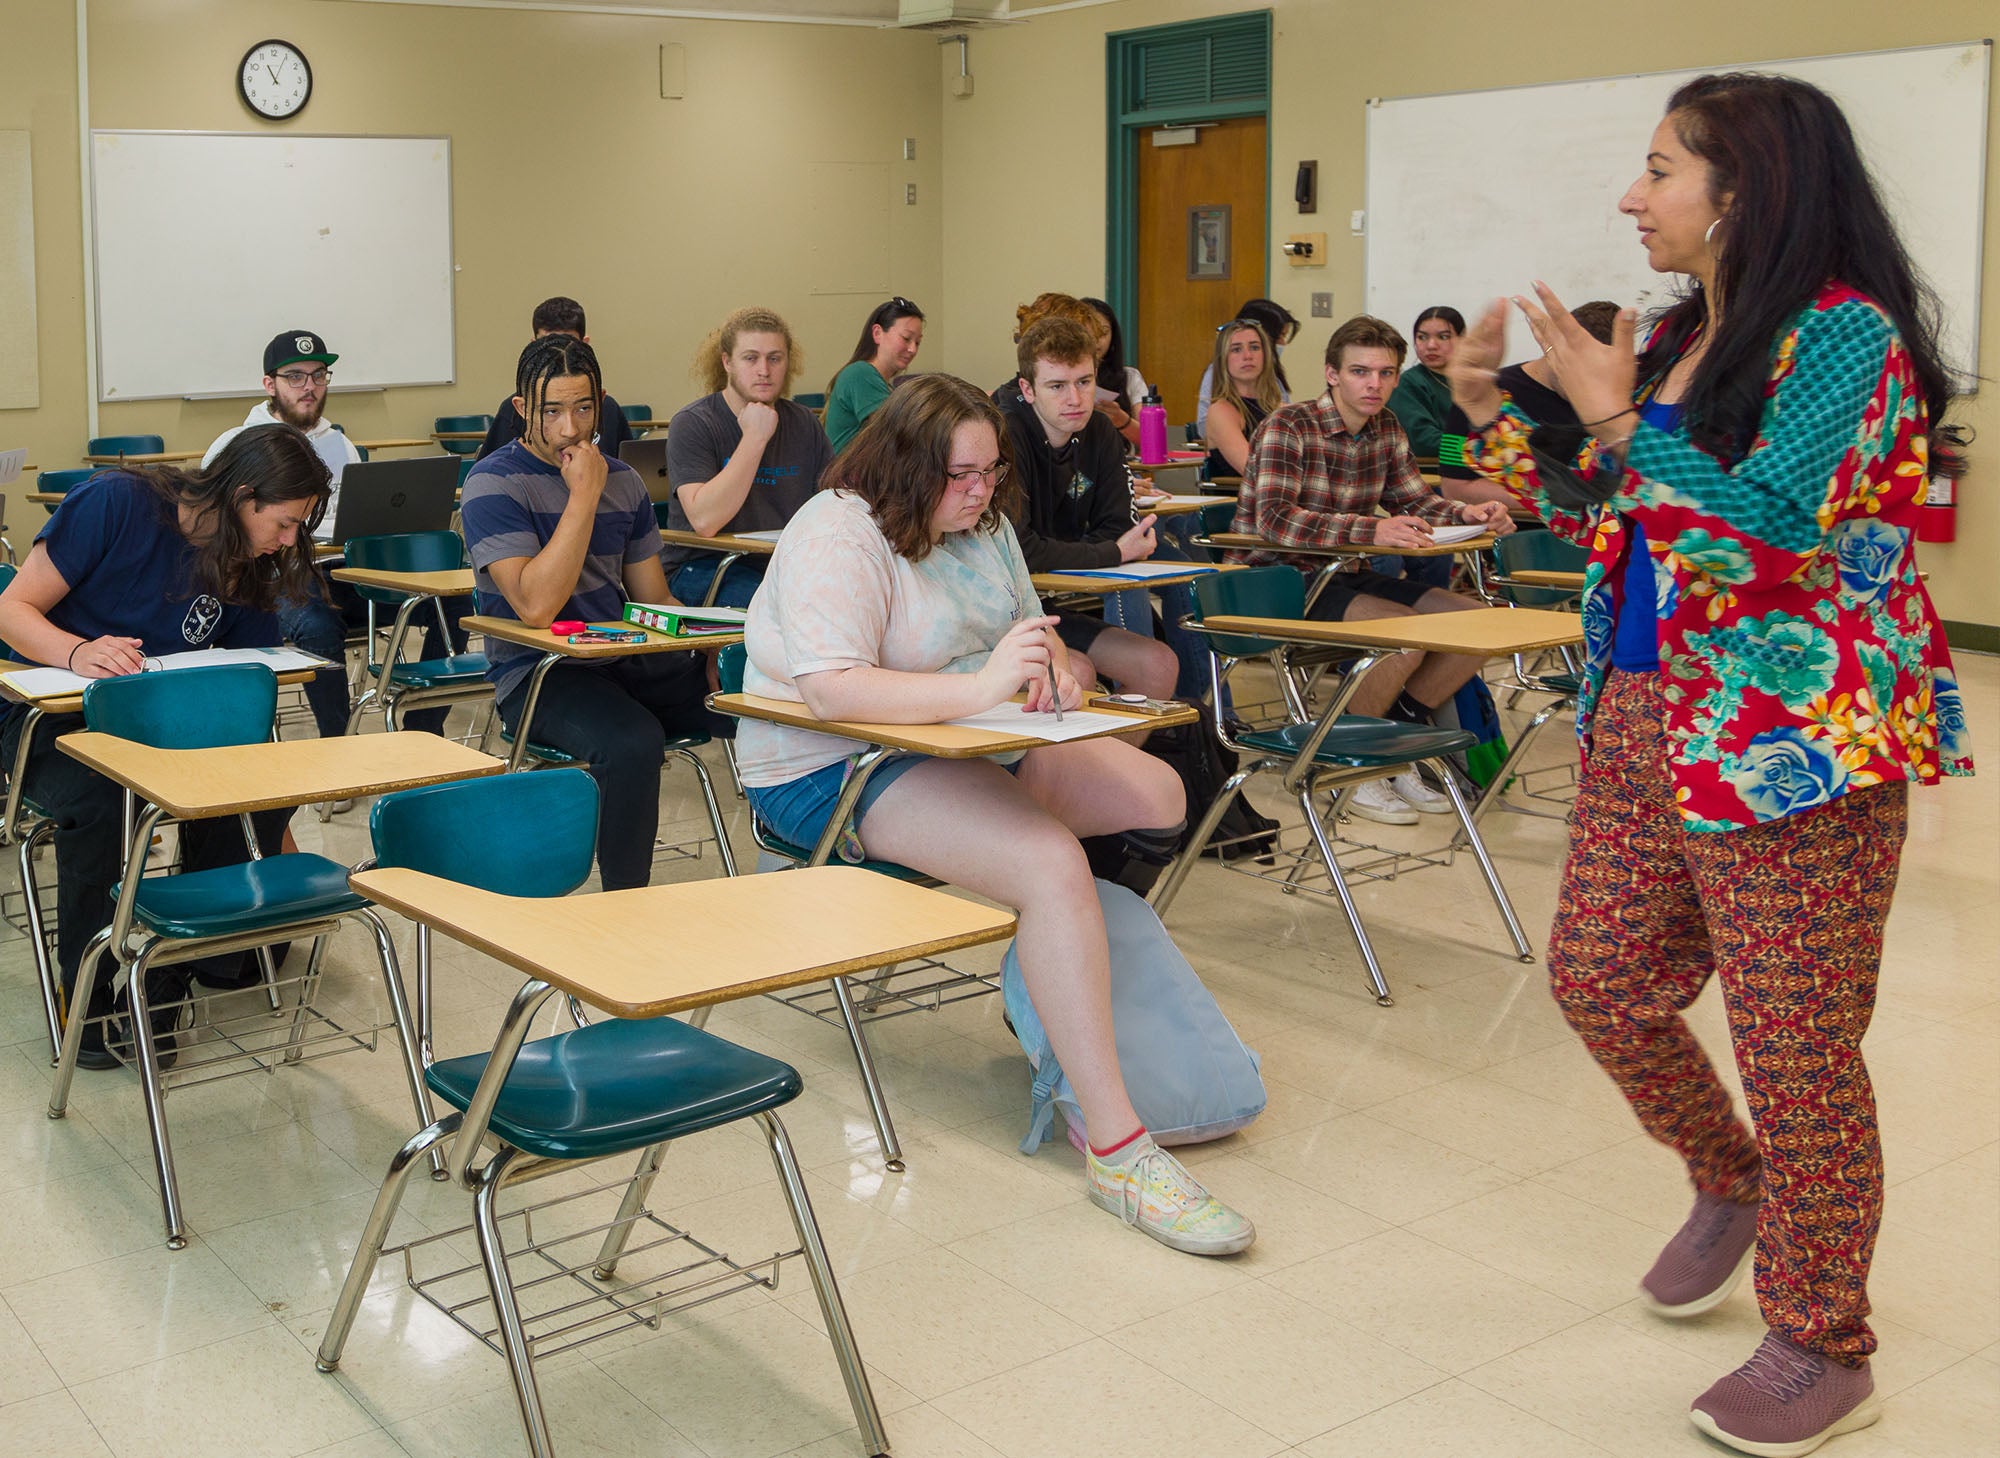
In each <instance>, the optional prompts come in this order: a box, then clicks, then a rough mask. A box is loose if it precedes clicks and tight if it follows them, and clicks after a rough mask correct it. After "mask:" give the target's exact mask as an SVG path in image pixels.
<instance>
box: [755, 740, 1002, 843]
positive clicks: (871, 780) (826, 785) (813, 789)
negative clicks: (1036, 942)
mask: <svg viewBox="0 0 2000 1458" xmlns="http://www.w3.org/2000/svg"><path fill="white" fill-rule="evenodd" d="M858 757H859V756H853V757H850V758H847V759H842V760H836V761H834V762H833V763H832V764H829V765H824V766H822V767H821V768H819V769H816V770H814V771H813V772H812V773H811V774H809V775H800V776H799V777H798V778H797V779H795V780H787V781H786V782H785V783H784V784H782V785H767V786H764V787H762V788H759V787H757V786H755V785H749V786H745V787H744V793H745V794H746V795H748V796H749V797H750V807H751V809H753V810H755V811H756V812H757V818H758V819H759V820H761V821H763V822H764V824H765V825H766V826H767V827H768V828H769V829H770V830H771V831H773V832H774V833H775V834H776V835H778V836H779V838H781V839H783V840H788V841H790V842H791V843H792V844H793V845H796V846H802V847H803V848H805V849H806V850H811V849H812V848H813V847H814V846H815V845H818V844H819V838H820V836H821V835H822V834H824V833H825V831H826V822H827V820H828V819H829V818H830V817H831V816H832V814H833V808H834V806H835V805H836V804H838V803H839V801H840V791H841V788H842V787H843V786H844V785H846V783H847V777H848V775H850V774H851V773H853V770H854V761H855V759H856V758H858ZM934 757H935V756H932V755H928V754H899V755H897V756H896V757H894V758H893V759H890V760H887V761H885V762H884V763H882V764H879V765H877V766H876V767H875V773H874V774H872V775H870V776H869V777H868V784H867V786H866V787H865V788H864V789H863V790H862V791H861V797H860V798H859V799H858V800H856V801H855V802H854V816H853V819H852V820H851V821H850V822H849V823H848V828H847V834H845V835H844V836H842V837H841V843H840V848H839V858H840V859H841V860H843V861H849V862H853V863H856V864H858V863H859V862H860V861H861V860H862V858H863V856H862V850H861V840H860V837H859V836H858V835H857V834H856V831H858V830H859V829H860V827H861V822H862V821H863V820H864V819H866V818H867V815H868V811H869V810H870V809H871V808H872V807H873V806H874V804H875V802H876V801H877V800H879V799H881V798H882V792H883V791H884V790H886V789H888V788H889V786H891V785H893V784H895V783H896V781H897V780H899V779H901V778H902V777H903V776H904V775H906V774H908V773H909V772H910V771H911V770H913V769H915V768H916V767H917V766H918V765H920V764H929V763H930V761H931V760H932V759H933V758H934ZM1020 767H1021V762H1020V761H1019V760H1016V761H1014V763H1013V764H1010V765H1007V766H1005V768H1006V770H1007V773H1008V774H1017V773H1019V771H1020Z"/></svg>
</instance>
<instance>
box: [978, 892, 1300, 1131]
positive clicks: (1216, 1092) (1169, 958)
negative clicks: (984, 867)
mask: <svg viewBox="0 0 2000 1458" xmlns="http://www.w3.org/2000/svg"><path fill="white" fill-rule="evenodd" d="M1096 885H1097V899H1098V902H1099V904H1100V905H1102V906H1103V908H1104V930H1105V933H1106V936H1107V939H1108V940H1109V942H1110V945H1111V1016H1112V1020H1113V1023H1114V1026H1115V1027H1116V1030H1117V1041H1118V1063H1119V1066H1120V1067H1121V1068H1122V1069H1123V1070H1124V1073H1125V1088H1126V1091H1127V1092H1128V1093H1130V1094H1131V1096H1132V1107H1133V1108H1134V1109H1136V1110H1138V1113H1139V1117H1140V1119H1142V1120H1143V1121H1144V1122H1145V1125H1146V1128H1147V1130H1148V1131H1149V1132H1150V1133H1151V1134H1152V1136H1153V1138H1154V1140H1155V1141H1156V1142H1158V1143H1160V1144H1200V1143H1202V1142H1203V1141H1204V1140H1209V1139H1220V1138H1221V1137H1222V1136H1223V1135H1225V1134H1230V1133H1233V1132H1235V1131H1236V1130H1238V1129H1241V1128H1242V1127H1243V1126H1244V1125H1246V1124H1248V1123H1249V1122H1250V1121H1251V1120H1252V1119H1254V1118H1256V1117H1257V1116H1258V1115H1259V1114H1261V1113H1263V1112H1264V1102H1265V1094H1264V1080H1263V1079H1262V1078H1260V1077H1259V1076H1258V1073H1257V1055H1256V1054H1255V1053H1252V1052H1251V1051H1250V1050H1249V1049H1248V1048H1246V1047H1244V1046H1243V1040H1242V1039H1241V1038H1239V1037H1237V1036H1236V1030H1235V1029H1234V1028H1232V1027H1230V1026H1229V1019H1227V1018H1225V1017H1224V1016H1223V1015H1222V1009H1221V1008H1219V1007H1217V1006H1216V1005H1215V998H1214V997H1213V996H1212V995H1211V994H1210V993H1209V990H1208V989H1207V988H1206V987H1204V986H1202V982H1201V979H1200V978H1199V977H1197V976H1195V973H1194V969H1193V968H1192V967H1190V966H1188V963H1187V958H1185V957H1183V956H1182V955H1181V953H1180V948H1178V947H1176V946H1175V945H1174V943H1173V938H1171V937H1169V936H1168V935H1167V929H1166V928H1165V927H1164V926H1162V925H1160V919H1159V917H1157V916H1155V915H1154V914H1153V908H1152V907H1150V906H1148V905H1147V904H1146V903H1145V902H1144V901H1143V900H1141V899H1140V898H1139V897H1137V896H1135V895H1133V894H1132V893H1131V892H1130V891H1128V890H1126V889H1125V888H1124V887H1123V886H1117V885H1113V884H1112V883H1110V882H1108V881H1099V882H1097V883H1096ZM1001 978H1002V993H1003V995H1004V996H1005V998H1006V1001H1007V1016H1008V1018H1009V1020H1010V1021H1012V1023H1013V1024H1014V1036H1015V1037H1017V1038H1019V1039H1020V1040H1021V1047H1022V1049H1023V1050H1024V1051H1025V1052H1026V1053H1027V1055H1028V1062H1029V1063H1030V1064H1031V1065H1033V1067H1034V1070H1035V1083H1034V1089H1033V1093H1032V1098H1031V1102H1030V1104H1029V1109H1028V1134H1027V1137H1026V1138H1024V1139H1023V1140H1022V1141H1021V1152H1022V1153H1023V1154H1033V1153H1034V1152H1035V1151H1036V1150H1037V1149H1039V1148H1041V1146H1042V1143H1043V1141H1045V1140H1046V1139H1047V1138H1048V1137H1049V1133H1050V1128H1049V1126H1050V1123H1051V1121H1052V1118H1053V1116H1054V1114H1055V1111H1056V1110H1057V1109H1058V1108H1060V1109H1061V1110H1062V1115H1063V1120H1064V1122H1065V1123H1067V1124H1068V1125H1069V1135H1070V1141H1071V1142H1072V1143H1079V1144H1080V1143H1081V1141H1082V1140H1083V1139H1084V1138H1085V1137H1086V1135H1085V1132H1084V1127H1083V1111H1082V1110H1081V1109H1079V1108H1078V1107H1077V1103H1076V1095H1075V1094H1074V1093H1073V1092H1072V1091H1071V1089H1070V1086H1069V1079H1068V1078H1066V1077H1065V1076H1064V1074H1063V1071H1062V1066H1061V1065H1060V1064H1058V1063H1057V1062H1056V1055H1055V1050H1054V1049H1052V1048H1051V1047H1050V1046H1049V1038H1048V1034H1047V1033H1046V1032H1044V1031H1043V1029H1042V1021H1041V1019H1040V1018H1039V1017H1037V1016H1036V1015H1035V1005H1034V1003H1033V1002H1031V1001H1029V999H1028V987H1027V983H1026V982H1024V981H1023V980H1022V978H1021V964H1020V961H1019V960H1018V959H1017V957H1016V955H1015V949H1014V948H1013V947H1009V948H1008V949H1007V957H1006V960H1005V961H1004V962H1003V963H1002V964H1001Z"/></svg>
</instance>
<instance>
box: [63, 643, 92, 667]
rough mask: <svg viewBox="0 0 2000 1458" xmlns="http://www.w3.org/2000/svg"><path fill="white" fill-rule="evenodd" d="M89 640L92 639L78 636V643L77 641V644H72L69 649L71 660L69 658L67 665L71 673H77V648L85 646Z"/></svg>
mask: <svg viewBox="0 0 2000 1458" xmlns="http://www.w3.org/2000/svg"><path fill="white" fill-rule="evenodd" d="M89 641H90V640H89V639H88V638H78V639H77V640H76V643H75V645H74V646H72V647H71V648H70V650H69V660H68V665H67V666H68V668H69V671H70V672H71V673H75V672H76V650H77V649H78V648H81V647H83V646H84V644H86V643H88V642H89Z"/></svg>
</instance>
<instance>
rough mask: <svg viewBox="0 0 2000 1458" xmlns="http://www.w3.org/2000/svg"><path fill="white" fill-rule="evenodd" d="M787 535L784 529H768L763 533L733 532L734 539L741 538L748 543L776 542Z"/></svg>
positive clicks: (731, 534)
mask: <svg viewBox="0 0 2000 1458" xmlns="http://www.w3.org/2000/svg"><path fill="white" fill-rule="evenodd" d="M784 534H785V529H784V528H783V527H768V528H766V529H765V530H763V531H761V532H731V533H730V534H729V535H730V536H732V537H741V538H743V540H744V541H746V542H775V541H777V540H778V538H779V537H781V536H783V535H784Z"/></svg>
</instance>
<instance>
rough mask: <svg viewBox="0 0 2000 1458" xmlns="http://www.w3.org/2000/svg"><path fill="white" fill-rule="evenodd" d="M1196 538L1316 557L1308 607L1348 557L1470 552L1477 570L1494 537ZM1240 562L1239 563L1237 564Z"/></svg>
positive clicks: (1237, 548) (1224, 547)
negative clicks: (1411, 541)
mask: <svg viewBox="0 0 2000 1458" xmlns="http://www.w3.org/2000/svg"><path fill="white" fill-rule="evenodd" d="M1195 540H1196V541H1197V542H1199V543H1200V544H1201V545H1202V546H1204V547H1214V548H1217V549H1219V550H1221V551H1225V552H1270V553H1274V554H1276V555H1279V556H1285V557H1317V558H1320V559H1322V560H1323V561H1324V562H1325V564H1326V565H1324V566H1323V567H1321V568H1320V569H1319V571H1318V572H1316V573H1314V574H1313V580H1312V581H1311V582H1309V583H1307V584H1306V607H1307V608H1308V609H1310V608H1311V607H1312V605H1313V604H1314V603H1315V602H1318V601H1319V595H1320V594H1321V593H1322V592H1324V591H1325V590H1326V585H1327V583H1328V582H1329V581H1331V580H1332V578H1333V575H1334V574H1335V573H1336V572H1339V571H1340V570H1341V567H1342V564H1343V563H1344V562H1345V561H1346V560H1347V559H1348V558H1350V557H1464V556H1470V557H1471V559H1472V561H1473V563H1474V570H1475V571H1477V570H1478V568H1477V564H1478V561H1479V558H1478V556H1477V554H1478V553H1480V552H1483V551H1485V550H1486V549H1487V548H1488V547H1490V546H1492V545H1493V542H1494V540H1495V539H1494V537H1493V536H1492V535H1491V534H1490V533H1487V532H1481V533H1480V534H1479V535H1478V536H1476V537H1468V538H1467V539H1466V540H1465V541H1462V542H1453V543H1451V545H1449V546H1445V547H1437V546H1431V547H1392V546H1389V545H1388V544H1387V543H1385V542H1326V543H1318V542H1316V543H1312V544H1310V545H1307V546H1299V547H1294V546H1288V545H1280V544H1279V543H1277V542H1269V541H1266V540H1264V538H1262V537H1256V536H1251V535H1250V534H1249V533H1248V532H1210V533H1209V534H1208V535H1207V536H1203V537H1196V538H1195ZM1237 565H1239V566H1240V565H1242V564H1240V563H1239V564H1237Z"/></svg>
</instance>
